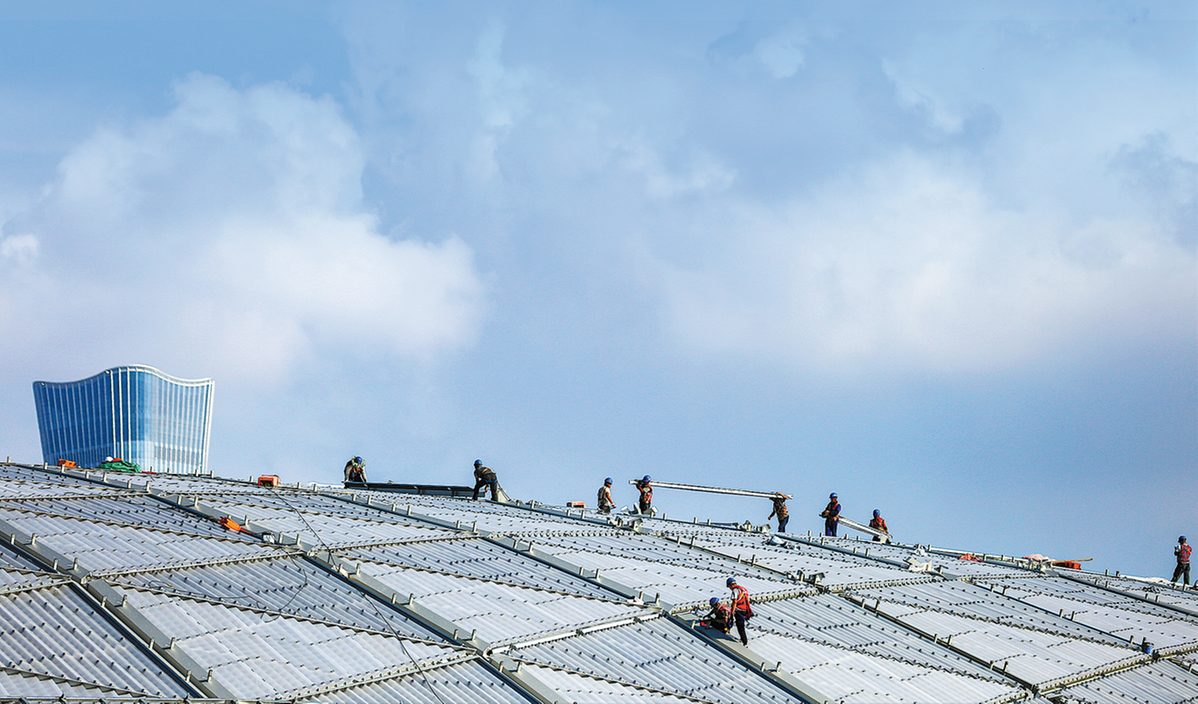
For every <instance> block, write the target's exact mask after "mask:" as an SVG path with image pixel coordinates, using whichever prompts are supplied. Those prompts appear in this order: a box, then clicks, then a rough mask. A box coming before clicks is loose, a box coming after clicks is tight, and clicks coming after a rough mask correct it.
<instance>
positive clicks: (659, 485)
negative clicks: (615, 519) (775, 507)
mask: <svg viewBox="0 0 1198 704" xmlns="http://www.w3.org/2000/svg"><path fill="white" fill-rule="evenodd" d="M638 481H640V480H639V479H629V480H628V483H629V484H632V485H635V484H636V483H637V482H638ZM649 483H650V484H652V485H653V488H655V489H682V490H684V491H703V492H707V493H709V494H732V495H733V496H752V497H754V498H758V499H772V498H775V497H776V496H778V494H781V493H782V492H778V491H753V490H752V489H725V488H724V487H720V486H700V485H699V484H678V483H675V482H657V481H651V482H649ZM782 496H784V497H786V498H788V499H793V498H794V497H793V496H791V495H790V494H782Z"/></svg>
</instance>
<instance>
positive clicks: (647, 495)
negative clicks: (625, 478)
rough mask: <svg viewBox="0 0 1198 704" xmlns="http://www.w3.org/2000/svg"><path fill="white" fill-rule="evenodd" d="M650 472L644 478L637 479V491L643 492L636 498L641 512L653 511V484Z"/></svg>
mask: <svg viewBox="0 0 1198 704" xmlns="http://www.w3.org/2000/svg"><path fill="white" fill-rule="evenodd" d="M650 481H651V479H650V477H649V475H648V474H646V475H645V478H644V479H638V480H637V481H636V488H637V491H639V492H641V495H640V497H639V498H638V499H637V500H636V506H637V508H638V509H639V510H640V512H641V513H651V512H652V511H653V485H652V484H650V483H649V482H650Z"/></svg>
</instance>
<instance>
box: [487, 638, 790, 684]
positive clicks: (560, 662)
mask: <svg viewBox="0 0 1198 704" xmlns="http://www.w3.org/2000/svg"><path fill="white" fill-rule="evenodd" d="M507 654H508V655H510V656H511V657H512V658H514V659H516V660H520V661H525V662H529V663H533V664H537V665H542V666H545V667H553V668H557V669H560V670H565V671H567V672H571V673H574V674H579V675H587V676H591V677H597V678H603V679H607V680H610V681H612V682H616V683H623V684H628V685H633V686H637V687H644V688H649V689H654V690H657V691H660V692H664V693H667V694H672V695H682V696H689V697H695V698H697V699H700V700H704V701H712V702H721V703H722V704H750V703H751V702H789V701H799V700H798V699H797V698H796V697H793V696H790V695H788V694H787V693H786V692H785V691H784V690H782V689H781V688H780V687H778V686H776V685H774V684H773V683H771V682H770V681H768V680H767V679H766V678H764V677H762V676H761V675H759V674H758V673H756V672H754V671H753V670H750V669H747V668H745V667H743V666H741V665H738V664H736V663H735V662H733V661H732V660H730V659H729V658H727V657H725V656H724V655H723V653H722V652H720V651H719V650H717V649H716V648H715V646H712V645H710V644H708V643H706V642H705V641H703V640H701V639H699V638H697V637H695V636H694V635H692V634H691V633H690V632H689V631H687V630H685V629H683V628H680V627H678V626H676V625H674V624H673V623H670V622H668V621H665V620H663V619H660V618H659V619H653V620H649V621H645V622H643V623H634V624H628V625H623V626H618V627H615V628H605V629H601V630H596V631H592V632H589V633H583V634H579V635H574V636H570V637H566V638H561V639H558V640H553V641H549V642H546V643H539V644H536V645H529V646H525V647H519V648H512V649H511V650H509V651H508V652H507Z"/></svg>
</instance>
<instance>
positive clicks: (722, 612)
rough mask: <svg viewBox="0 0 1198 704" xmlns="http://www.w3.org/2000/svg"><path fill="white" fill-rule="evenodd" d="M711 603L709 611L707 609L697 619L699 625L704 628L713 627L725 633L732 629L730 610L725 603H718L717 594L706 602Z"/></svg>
mask: <svg viewBox="0 0 1198 704" xmlns="http://www.w3.org/2000/svg"><path fill="white" fill-rule="evenodd" d="M707 603H708V604H710V605H711V611H708V612H707V614H706V615H704V616H703V618H702V620H700V621H699V625H700V626H703V627H704V628H714V629H716V630H718V631H723V632H724V633H727V632H728V631H731V630H732V610H731V609H729V608H728V607H727V605H725V604H721V603H720V598H719V597H718V596H713V597H711V599H710V600H709V601H708V602H707Z"/></svg>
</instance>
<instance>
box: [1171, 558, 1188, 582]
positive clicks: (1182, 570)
mask: <svg viewBox="0 0 1198 704" xmlns="http://www.w3.org/2000/svg"><path fill="white" fill-rule="evenodd" d="M1178 577H1185V579H1182V580H1181V586H1183V587H1184V586H1186V585H1188V584H1189V583H1190V563H1188V562H1179V563H1177V569H1175V570H1173V581H1174V582H1176V581H1177V578H1178Z"/></svg>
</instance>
